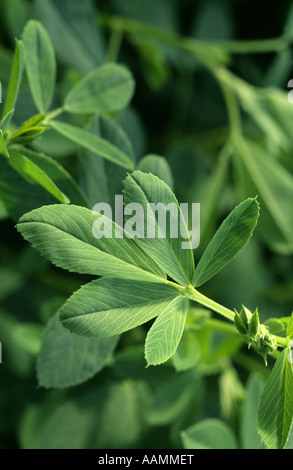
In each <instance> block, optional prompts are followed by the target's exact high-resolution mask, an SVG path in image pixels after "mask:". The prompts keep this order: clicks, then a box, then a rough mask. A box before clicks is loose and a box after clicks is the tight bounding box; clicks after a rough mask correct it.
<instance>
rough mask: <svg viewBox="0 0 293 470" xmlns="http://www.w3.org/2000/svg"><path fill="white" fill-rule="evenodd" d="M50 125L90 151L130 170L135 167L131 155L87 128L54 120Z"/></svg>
mask: <svg viewBox="0 0 293 470" xmlns="http://www.w3.org/2000/svg"><path fill="white" fill-rule="evenodd" d="M50 126H51V127H52V128H53V129H55V130H56V131H57V132H58V133H60V134H61V135H63V136H64V137H66V138H67V139H69V140H72V142H75V143H76V144H78V145H80V146H81V147H84V148H85V149H87V150H89V151H90V152H93V153H95V154H97V155H100V156H102V157H104V158H106V159H108V160H110V161H112V162H114V163H116V164H117V165H120V166H122V167H123V168H127V169H128V170H131V169H132V168H133V161H132V159H131V157H129V156H128V155H125V153H124V152H122V151H121V150H120V149H118V148H117V147H115V146H114V145H113V144H111V143H109V142H108V141H107V140H105V139H103V138H102V137H99V136H98V135H95V134H93V133H92V132H89V131H87V130H86V129H82V128H80V127H77V126H73V125H72V124H67V123H65V122H60V121H54V122H51V123H50Z"/></svg>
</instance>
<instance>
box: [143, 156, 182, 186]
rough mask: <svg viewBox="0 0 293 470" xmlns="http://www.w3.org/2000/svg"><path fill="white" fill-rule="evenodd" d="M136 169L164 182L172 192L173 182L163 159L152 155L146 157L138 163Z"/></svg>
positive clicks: (167, 165) (169, 170) (169, 169)
mask: <svg viewBox="0 0 293 470" xmlns="http://www.w3.org/2000/svg"><path fill="white" fill-rule="evenodd" d="M136 169H137V170H140V171H143V172H144V173H152V174H153V175H155V176H157V177H158V178H160V179H161V180H162V181H165V183H166V184H167V185H168V186H169V187H170V188H171V189H172V190H173V187H174V181H173V176H172V171H171V168H170V166H169V164H168V162H167V160H166V159H165V158H164V157H161V156H159V155H154V154H149V155H146V156H145V157H143V158H142V159H141V160H140V161H139V163H138V165H137V167H136Z"/></svg>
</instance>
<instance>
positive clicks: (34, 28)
mask: <svg viewBox="0 0 293 470" xmlns="http://www.w3.org/2000/svg"><path fill="white" fill-rule="evenodd" d="M23 44H24V50H25V66H26V73H27V77H28V81H29V85H30V89H31V93H32V96H33V99H34V102H35V105H36V107H37V108H38V110H39V111H40V112H41V113H45V112H46V111H47V110H48V109H49V107H50V105H51V101H52V96H53V93H54V88H55V78H56V61H55V53H54V49H53V46H52V43H51V40H50V37H49V35H48V33H47V31H46V30H45V29H44V27H43V26H42V24H41V23H39V22H38V21H36V20H30V21H29V22H28V23H27V26H26V27H25V30H24V33H23Z"/></svg>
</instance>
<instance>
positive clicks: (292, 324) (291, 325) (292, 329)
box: [286, 312, 293, 339]
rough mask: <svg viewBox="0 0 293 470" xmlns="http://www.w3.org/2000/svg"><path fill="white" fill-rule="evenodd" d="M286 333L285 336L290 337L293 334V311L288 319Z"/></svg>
mask: <svg viewBox="0 0 293 470" xmlns="http://www.w3.org/2000/svg"><path fill="white" fill-rule="evenodd" d="M286 333H287V337H288V338H290V339H291V338H292V336H293V312H292V314H291V317H290V319H289V322H288V325H287V331H286Z"/></svg>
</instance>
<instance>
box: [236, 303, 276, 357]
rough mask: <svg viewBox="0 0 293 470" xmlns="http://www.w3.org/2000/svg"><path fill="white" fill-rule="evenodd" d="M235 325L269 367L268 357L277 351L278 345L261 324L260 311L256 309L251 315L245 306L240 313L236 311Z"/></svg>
mask: <svg viewBox="0 0 293 470" xmlns="http://www.w3.org/2000/svg"><path fill="white" fill-rule="evenodd" d="M234 323H235V326H236V328H237V330H238V331H239V333H240V334H242V335H245V336H247V338H248V339H249V345H248V347H249V348H250V346H251V345H252V346H253V347H254V349H255V350H256V351H257V352H258V353H259V354H260V355H261V356H262V357H263V359H264V361H265V364H266V365H267V355H268V354H271V353H272V352H273V351H275V350H276V349H277V343H276V340H275V337H274V336H273V335H271V334H270V332H269V330H268V328H267V327H266V326H265V325H262V324H260V322H259V314H258V310H257V309H256V310H255V312H254V313H251V311H250V310H248V308H246V307H244V305H243V306H242V309H241V311H240V313H238V312H237V311H236V310H235V317H234Z"/></svg>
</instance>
